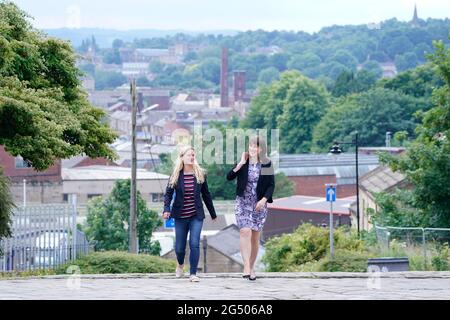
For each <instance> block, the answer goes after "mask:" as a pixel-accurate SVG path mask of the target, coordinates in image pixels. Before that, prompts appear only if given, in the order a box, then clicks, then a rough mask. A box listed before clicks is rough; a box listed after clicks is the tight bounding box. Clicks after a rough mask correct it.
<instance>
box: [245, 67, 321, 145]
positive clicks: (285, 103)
mask: <svg viewBox="0 0 450 320" xmlns="http://www.w3.org/2000/svg"><path fill="white" fill-rule="evenodd" d="M328 100H329V96H328V94H327V92H326V90H325V88H323V87H322V86H320V85H319V84H317V83H316V82H314V81H313V80H310V79H308V78H306V77H305V76H303V75H301V74H300V73H299V72H298V71H288V72H284V73H283V74H282V75H281V78H280V80H279V81H275V82H273V83H272V84H271V85H270V86H265V87H262V88H261V90H260V93H259V95H258V96H257V97H255V98H254V99H253V100H252V103H251V106H250V110H249V113H248V115H247V116H246V118H245V119H244V120H243V121H242V124H241V126H242V127H243V128H251V129H263V128H264V129H267V130H268V132H270V130H272V129H279V130H280V146H281V151H282V152H287V153H294V152H308V151H309V149H310V146H311V140H312V130H313V128H314V126H315V125H316V124H317V123H318V122H319V120H320V118H321V117H322V116H323V114H324V113H325V110H326V109H327V108H328V105H329V101H328Z"/></svg>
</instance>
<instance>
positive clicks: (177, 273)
mask: <svg viewBox="0 0 450 320" xmlns="http://www.w3.org/2000/svg"><path fill="white" fill-rule="evenodd" d="M182 276H184V271H183V268H180V267H179V266H177V268H176V269H175V277H177V278H181V277H182Z"/></svg>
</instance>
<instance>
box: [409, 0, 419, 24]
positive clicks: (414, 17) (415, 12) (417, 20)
mask: <svg viewBox="0 0 450 320" xmlns="http://www.w3.org/2000/svg"><path fill="white" fill-rule="evenodd" d="M411 23H412V25H413V26H415V27H418V26H419V16H418V15H417V3H415V4H414V16H413V18H412V21H411Z"/></svg>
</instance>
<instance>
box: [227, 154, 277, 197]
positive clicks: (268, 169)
mask: <svg viewBox="0 0 450 320" xmlns="http://www.w3.org/2000/svg"><path fill="white" fill-rule="evenodd" d="M248 162H249V161H248V160H247V162H246V163H245V164H244V165H243V166H242V167H241V169H239V170H238V171H237V172H234V171H233V169H234V168H236V166H237V164H236V165H235V166H234V167H233V169H231V170H230V172H228V174H227V180H229V181H231V180H233V179H235V178H236V177H237V184H236V195H238V196H240V197H243V196H244V191H245V187H246V186H247V182H248V165H249V164H248ZM263 170H264V173H265V174H261V175H260V176H259V179H258V183H257V185H256V196H257V197H258V201H259V200H261V199H262V198H263V197H266V199H267V202H269V203H272V202H273V199H272V195H273V191H274V190H275V176H274V172H273V167H272V162H271V161H269V162H268V163H267V164H261V171H263Z"/></svg>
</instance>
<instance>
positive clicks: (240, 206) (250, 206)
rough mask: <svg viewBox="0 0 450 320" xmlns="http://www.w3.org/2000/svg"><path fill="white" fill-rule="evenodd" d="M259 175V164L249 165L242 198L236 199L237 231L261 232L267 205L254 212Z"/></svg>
mask: <svg viewBox="0 0 450 320" xmlns="http://www.w3.org/2000/svg"><path fill="white" fill-rule="evenodd" d="M260 174H261V164H260V163H257V164H249V166H248V181H247V186H246V188H245V191H244V196H243V197H240V196H237V197H236V222H237V225H238V227H239V229H242V228H250V229H252V230H255V231H262V229H263V226H264V223H265V222H266V218H267V203H266V204H265V205H264V207H263V208H262V209H261V210H260V211H256V209H255V208H256V204H257V203H258V200H257V196H256V185H257V183H258V179H259V175H260Z"/></svg>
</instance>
